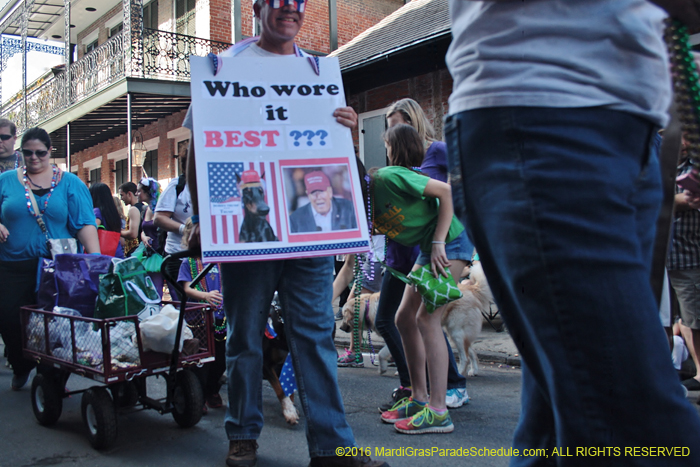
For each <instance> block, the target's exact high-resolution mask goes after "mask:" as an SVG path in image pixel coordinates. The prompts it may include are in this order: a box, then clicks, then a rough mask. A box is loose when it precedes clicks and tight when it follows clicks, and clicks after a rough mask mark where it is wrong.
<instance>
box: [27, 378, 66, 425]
mask: <svg viewBox="0 0 700 467" xmlns="http://www.w3.org/2000/svg"><path fill="white" fill-rule="evenodd" d="M32 410H33V411H34V416H35V417H36V419H37V421H38V422H39V424H41V425H44V426H51V425H53V424H54V423H56V422H57V421H58V419H59V417H60V416H61V412H62V411H63V388H62V387H60V385H59V384H57V382H56V381H55V380H53V379H52V378H50V377H48V376H46V375H44V374H41V373H37V375H36V376H34V379H33V380H32Z"/></svg>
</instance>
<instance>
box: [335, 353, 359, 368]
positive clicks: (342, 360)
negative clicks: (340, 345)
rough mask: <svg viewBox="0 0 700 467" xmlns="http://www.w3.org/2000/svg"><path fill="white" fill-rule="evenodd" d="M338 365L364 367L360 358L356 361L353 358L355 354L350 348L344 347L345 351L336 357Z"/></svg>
mask: <svg viewBox="0 0 700 467" xmlns="http://www.w3.org/2000/svg"><path fill="white" fill-rule="evenodd" d="M338 366H340V367H351V368H364V367H365V364H364V362H362V361H361V360H360V361H359V362H358V361H357V360H356V359H355V354H354V353H352V352H350V350H348V349H345V353H344V354H343V355H341V356H340V357H338Z"/></svg>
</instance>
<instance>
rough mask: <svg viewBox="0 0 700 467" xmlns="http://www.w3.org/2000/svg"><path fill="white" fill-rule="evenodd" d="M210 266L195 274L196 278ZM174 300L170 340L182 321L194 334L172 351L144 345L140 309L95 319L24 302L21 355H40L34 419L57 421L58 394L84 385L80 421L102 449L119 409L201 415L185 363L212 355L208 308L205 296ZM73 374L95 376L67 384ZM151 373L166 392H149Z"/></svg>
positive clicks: (183, 421) (185, 422) (182, 417)
mask: <svg viewBox="0 0 700 467" xmlns="http://www.w3.org/2000/svg"><path fill="white" fill-rule="evenodd" d="M180 257H184V255H182V254H178V255H173V257H169V258H170V259H166V261H168V260H178V259H179V258H180ZM164 264H165V263H164ZM163 269H165V268H163ZM208 269H210V268H205V270H204V271H203V272H202V273H201V274H199V275H198V276H197V277H196V278H194V280H193V284H196V283H197V282H198V281H199V280H201V279H202V278H203V277H204V276H205V275H206V273H207V272H208ZM178 292H179V293H180V298H181V300H182V297H184V291H183V290H182V289H181V288H180V287H179V286H178ZM163 304H164V305H165V304H166V303H165V302H164V303H163ZM172 304H173V305H175V306H177V307H179V310H180V313H179V323H178V328H177V335H176V339H175V342H176V343H179V342H180V337H181V335H180V334H181V332H183V325H182V324H183V321H184V323H185V324H186V329H189V330H190V331H191V332H192V336H191V338H189V339H188V340H187V341H186V342H185V346H184V348H183V350H182V352H180V351H179V348H178V347H179V346H178V345H177V344H176V345H175V346H174V349H173V351H172V353H171V354H166V353H158V352H152V351H145V350H144V347H143V343H142V340H141V332H140V329H139V319H138V317H137V316H123V317H119V318H107V319H94V318H87V317H83V316H74V315H71V314H62V313H54V312H52V311H45V310H43V309H41V308H40V307H38V306H28V307H23V308H22V309H21V319H22V331H23V336H22V338H23V345H24V355H25V357H27V358H31V359H34V360H36V361H37V362H38V363H39V367H38V368H37V374H36V376H35V377H34V379H33V381H32V387H31V400H32V409H33V411H34V415H35V417H36V419H37V420H38V421H39V423H40V424H42V425H44V426H50V425H53V424H54V423H56V422H57V421H58V419H59V417H60V416H61V412H62V409H63V399H64V398H66V397H68V396H70V395H74V394H80V393H82V400H81V412H82V417H83V422H84V424H85V427H86V429H87V435H88V439H89V440H90V443H91V444H92V446H93V447H94V448H95V449H106V448H108V447H110V446H111V445H112V444H113V443H114V441H115V440H116V437H117V413H118V412H119V411H120V410H126V409H129V410H133V409H134V408H135V407H136V408H141V409H155V410H157V411H158V412H159V413H161V414H165V413H172V415H173V418H174V419H175V421H176V422H177V423H178V424H179V425H180V426H182V427H185V428H187V427H191V426H194V425H196V424H197V423H198V422H199V420H200V419H201V417H202V409H203V407H204V397H203V395H202V388H201V385H200V383H199V380H198V379H197V377H196V375H195V374H194V373H193V372H192V371H189V369H192V368H193V367H195V366H201V365H202V364H203V363H206V362H209V361H212V360H213V359H214V333H213V329H214V327H213V323H212V313H211V308H210V307H209V306H208V305H206V304H189V303H185V302H179V303H178V302H172ZM184 332H187V331H184ZM187 334H188V337H189V333H187ZM72 374H76V375H79V376H83V377H85V378H89V379H92V380H94V381H96V382H98V383H100V384H99V385H95V386H92V387H90V388H89V389H83V390H78V391H66V389H65V388H66V382H67V380H68V378H69V377H70V375H72ZM153 375H160V376H163V377H164V379H165V381H166V385H167V392H166V397H165V398H160V399H154V398H151V397H149V395H148V393H147V387H146V386H147V385H146V378H147V377H149V376H153Z"/></svg>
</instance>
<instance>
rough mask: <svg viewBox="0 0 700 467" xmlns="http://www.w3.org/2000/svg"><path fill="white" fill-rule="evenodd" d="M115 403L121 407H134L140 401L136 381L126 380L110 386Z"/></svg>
mask: <svg viewBox="0 0 700 467" xmlns="http://www.w3.org/2000/svg"><path fill="white" fill-rule="evenodd" d="M109 390H110V391H111V392H112V399H114V404H115V405H116V406H117V407H119V408H122V407H133V406H135V405H136V404H137V403H138V401H139V390H138V388H137V387H136V383H134V381H124V382H122V383H118V384H113V385H111V386H110V387H109Z"/></svg>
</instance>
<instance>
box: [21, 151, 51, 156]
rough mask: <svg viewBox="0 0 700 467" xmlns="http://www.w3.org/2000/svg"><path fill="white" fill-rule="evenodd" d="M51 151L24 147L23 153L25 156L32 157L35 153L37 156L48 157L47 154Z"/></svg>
mask: <svg viewBox="0 0 700 467" xmlns="http://www.w3.org/2000/svg"><path fill="white" fill-rule="evenodd" d="M48 153H49V151H44V150H43V149H39V150H37V151H32V150H31V149H22V154H23V155H24V157H32V156H33V155H34V154H36V157H39V158H41V157H46V155H47V154H48Z"/></svg>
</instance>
